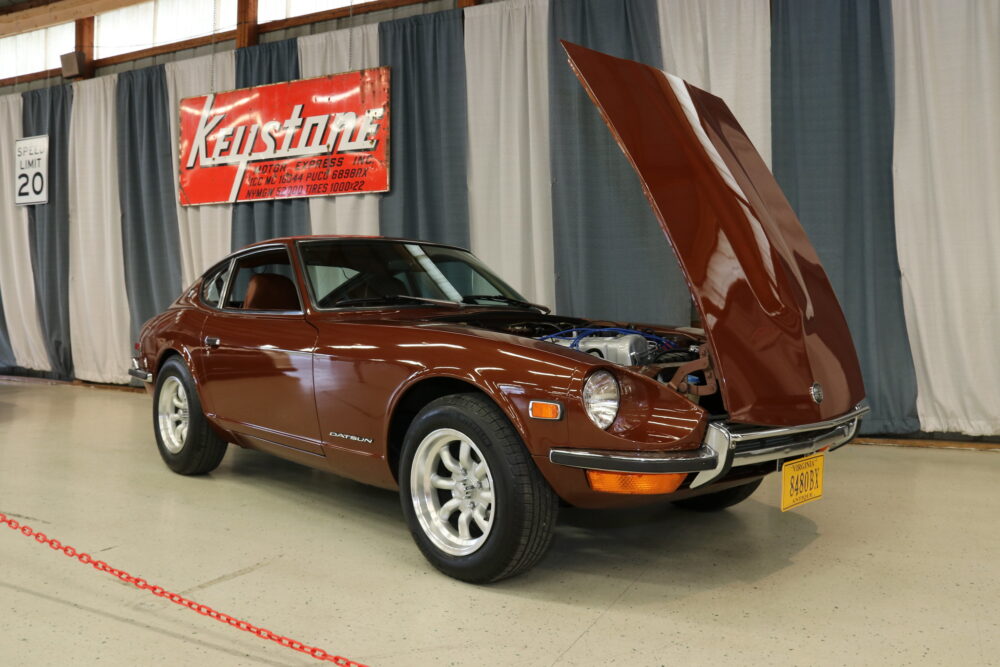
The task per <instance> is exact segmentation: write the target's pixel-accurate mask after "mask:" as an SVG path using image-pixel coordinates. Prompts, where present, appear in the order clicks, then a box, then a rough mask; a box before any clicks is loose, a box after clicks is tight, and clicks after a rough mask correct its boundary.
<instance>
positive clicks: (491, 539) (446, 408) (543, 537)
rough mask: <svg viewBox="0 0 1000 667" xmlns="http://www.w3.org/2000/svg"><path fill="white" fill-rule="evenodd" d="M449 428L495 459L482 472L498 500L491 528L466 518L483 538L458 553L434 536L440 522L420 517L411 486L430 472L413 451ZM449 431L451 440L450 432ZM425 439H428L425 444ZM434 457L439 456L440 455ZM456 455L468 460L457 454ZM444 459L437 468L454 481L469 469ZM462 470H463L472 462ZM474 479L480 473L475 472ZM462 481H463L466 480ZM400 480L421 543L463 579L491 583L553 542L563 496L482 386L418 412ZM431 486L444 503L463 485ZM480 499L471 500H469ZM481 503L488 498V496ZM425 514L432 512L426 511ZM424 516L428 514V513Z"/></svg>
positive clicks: (440, 565) (530, 562) (527, 564)
mask: <svg viewBox="0 0 1000 667" xmlns="http://www.w3.org/2000/svg"><path fill="white" fill-rule="evenodd" d="M442 429H450V430H454V431H457V432H459V433H460V434H462V435H464V436H466V437H467V438H468V439H469V440H470V441H471V442H472V443H473V445H474V447H475V448H476V450H477V451H475V452H473V456H475V457H480V456H481V458H482V460H483V461H484V462H485V464H486V465H487V466H488V468H487V469H486V471H485V472H480V474H481V475H482V476H483V478H482V479H483V480H486V475H488V476H489V479H488V482H489V484H486V483H485V481H484V486H485V487H489V486H490V485H491V487H492V488H490V489H489V493H492V501H491V503H490V505H489V508H488V514H489V516H490V517H491V520H492V524H491V528H490V529H489V531H488V532H484V531H483V530H480V529H479V527H478V526H474V524H475V522H474V521H471V522H470V521H467V525H469V526H470V529H472V530H476V531H478V532H479V535H478V537H474V538H473V539H478V540H481V544H480V545H479V546H477V547H475V550H474V551H472V552H471V553H468V554H459V555H453V554H452V553H449V552H448V551H447V550H446V549H443V548H441V547H439V546H438V545H437V544H435V542H434V537H433V536H432V535H429V534H428V530H433V529H425V528H424V527H423V525H422V524H421V519H420V518H418V512H420V510H419V509H418V506H417V505H418V503H419V502H420V501H419V500H418V503H415V502H414V494H413V493H412V491H411V481H412V480H413V479H414V477H415V476H416V479H417V482H416V483H417V484H418V485H419V484H420V481H421V480H424V479H427V475H426V474H421V472H420V470H416V471H415V470H414V459H415V457H416V455H417V452H418V449H419V448H420V447H421V443H423V442H425V439H427V441H428V442H430V441H432V440H433V434H435V433H442V432H443V431H442ZM443 438H444V440H448V436H447V435H445V436H443ZM439 441H441V437H439ZM458 446H459V441H457V440H456V441H454V442H453V443H450V444H447V445H443V447H444V448H448V449H449V451H459V450H456V449H453V447H458ZM426 447H427V445H425V451H426ZM426 456H427V455H425V454H424V453H423V452H421V461H425V460H427V459H426V458H425V457H426ZM430 460H431V461H438V459H436V458H434V457H433V456H431V457H430ZM472 461H473V462H474V463H475V462H476V459H475V458H473V459H472ZM452 463H453V464H459V465H464V464H461V463H460V462H459V461H458V460H455V459H453V460H452ZM419 465H420V464H418V466H419ZM432 465H433V464H432ZM437 465H438V467H437V468H436V469H437V470H439V471H441V472H443V473H444V474H446V475H452V474H454V475H456V477H455V478H451V480H452V481H454V479H456V478H458V476H460V475H461V474H462V473H452V472H449V471H448V470H445V468H444V463H443V462H440V463H438V464H437ZM477 465H478V464H477ZM477 469H478V468H477ZM462 470H463V472H464V470H465V469H464V468H463V469H462ZM467 479H473V478H472V477H471V476H470V477H468V478H467ZM462 484H463V485H464V482H462ZM399 488H400V500H401V502H402V505H403V514H404V515H405V516H406V521H407V523H408V524H409V527H410V532H411V533H412V535H413V539H414V541H416V543H417V546H418V547H419V548H420V550H421V551H422V552H423V554H424V556H425V557H426V558H427V560H429V561H430V562H431V564H432V565H434V567H436V568H437V569H438V570H440V571H441V572H443V573H445V574H447V575H448V576H451V577H454V578H456V579H460V580H462V581H467V582H471V583H488V582H492V581H499V580H500V579H506V578H507V577H512V576H514V575H516V574H520V573H521V572H524V571H526V570H528V569H530V568H531V567H532V566H534V565H535V564H536V563H537V562H538V561H539V560H541V558H542V556H544V555H545V552H546V551H547V550H548V548H549V545H550V544H551V542H552V534H553V529H554V527H555V523H556V516H557V514H558V511H559V504H558V498H557V497H556V494H555V493H554V492H553V491H552V489H551V488H550V487H549V485H548V483H547V482H546V481H545V479H544V478H543V477H542V475H541V473H540V472H539V471H538V469H537V468H536V467H535V464H534V462H533V461H532V460H531V456H530V455H529V454H528V451H527V449H526V447H525V446H524V443H523V442H522V440H521V438H520V437H519V436H518V433H517V431H516V430H515V429H514V427H513V426H512V425H511V423H510V422H509V421H508V420H507V417H506V416H505V415H504V413H503V412H502V411H501V410H500V409H499V408H498V407H497V406H496V404H494V403H493V402H492V401H491V400H490V399H488V398H486V397H485V396H482V395H479V394H454V395H451V396H444V397H442V398H439V399H437V400H434V401H432V402H431V403H429V404H428V405H427V406H425V407H424V409H423V410H421V411H420V412H419V413H418V414H417V416H416V417H415V418H414V420H413V423H412V424H410V427H409V430H408V431H407V433H406V437H405V439H404V442H403V451H402V457H401V461H400V470H399ZM462 488H465V487H464V486H463V487H462ZM477 488H481V487H478V486H477ZM430 493H431V494H439V495H438V496H437V502H439V503H441V504H444V503H445V502H449V501H450V500H451V497H453V496H454V494H455V493H456V492H453V491H446V490H437V489H431V490H430ZM417 497H418V498H421V497H423V498H425V499H426V498H427V497H428V496H427V495H426V493H425V494H421V493H420V491H419V490H418V492H417ZM465 498H469V496H465ZM424 502H425V503H426V502H434V501H426V500H425V501H424ZM473 504H474V503H470V505H469V507H472V505H473ZM425 506H426V505H425ZM482 506H485V502H483V503H482ZM484 513H485V512H484ZM421 516H424V517H426V516H427V515H426V513H421ZM424 520H425V521H427V519H426V518H425V519H424ZM459 521H460V519H457V520H456V522H455V523H454V524H451V523H449V525H451V526H452V527H453V529H454V530H457V524H458V522H459ZM445 523H447V522H445ZM439 539H440V538H439ZM469 548H472V547H469Z"/></svg>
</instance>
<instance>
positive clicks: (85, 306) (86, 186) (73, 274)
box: [68, 75, 132, 384]
mask: <svg viewBox="0 0 1000 667" xmlns="http://www.w3.org/2000/svg"><path fill="white" fill-rule="evenodd" d="M117 82H118V77H117V76H116V75H111V76H102V77H98V78H96V79H92V80H90V81H80V82H78V83H74V84H73V110H72V114H71V116H70V120H69V156H68V162H69V327H70V340H71V341H72V347H73V367H74V372H75V374H76V377H77V378H79V379H81V380H89V381H91V382H111V383H120V384H126V383H128V381H129V375H128V367H129V363H130V359H131V357H132V354H131V348H132V346H131V342H130V341H129V308H128V295H127V294H126V292H125V260H124V256H123V255H122V225H121V209H120V208H119V203H118V160H117V146H116V135H115V132H116V128H115V85H116V84H117Z"/></svg>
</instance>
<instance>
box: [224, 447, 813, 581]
mask: <svg viewBox="0 0 1000 667" xmlns="http://www.w3.org/2000/svg"><path fill="white" fill-rule="evenodd" d="M232 449H233V450H236V451H231V452H230V453H229V454H227V456H226V462H225V463H224V464H223V467H222V468H220V469H219V471H217V472H216V473H214V476H232V477H237V478H238V480H233V481H236V483H238V484H240V485H241V486H243V485H245V486H246V487H247V493H266V494H268V495H269V496H273V497H281V498H285V499H291V500H297V501H298V502H300V503H303V504H304V505H303V506H308V507H311V508H313V509H314V510H315V511H317V512H319V513H321V514H322V513H325V512H335V513H336V515H337V516H338V520H341V521H344V520H346V521H348V522H350V523H352V524H355V525H356V526H357V527H358V528H359V529H362V530H371V531H380V532H382V533H383V535H384V536H395V538H393V542H397V539H398V540H399V541H403V542H409V541H410V536H409V532H408V530H407V527H406V523H405V521H404V520H403V516H402V511H401V509H400V506H399V498H398V495H397V494H396V493H395V492H392V491H387V490H384V489H377V488H374V487H370V486H366V485H364V484H359V483H357V482H353V481H351V480H348V479H345V478H342V477H338V476H336V475H334V474H332V473H327V472H323V471H320V470H314V469H311V468H307V467H305V466H301V465H298V464H296V463H292V462H289V461H285V460H283V459H279V458H277V457H274V456H271V455H268V454H263V453H260V452H253V451H246V450H238V449H237V448H235V447H234V448H232ZM769 489H770V490H772V491H773V489H772V488H770V487H768V485H766V484H765V485H764V486H763V487H762V488H761V489H760V490H759V491H758V492H757V495H756V496H754V497H751V498H750V499H749V500H746V501H744V502H743V503H741V504H740V505H737V506H735V507H732V508H729V509H726V510H722V511H718V512H692V511H687V510H682V509H679V508H675V507H674V506H673V505H670V504H669V503H663V504H657V505H651V506H647V507H641V508H634V509H617V510H583V509H575V508H562V509H561V510H560V513H559V520H558V523H557V526H556V531H555V539H554V540H553V544H552V548H551V549H550V550H549V553H548V554H547V555H546V556H545V558H544V559H543V560H542V561H541V562H540V563H539V564H538V565H537V566H536V567H535V568H534V569H533V570H532V571H530V572H528V573H526V574H524V575H522V576H519V577H516V578H514V579H510V580H507V581H504V582H501V583H499V584H496V586H498V587H501V589H502V590H505V591H509V592H511V593H515V594H518V595H528V596H533V597H535V596H537V597H549V596H556V597H557V596H558V595H559V594H560V593H559V591H558V587H553V586H551V585H548V586H546V585H539V584H540V582H545V581H548V582H549V583H551V580H552V579H553V578H555V579H561V578H565V577H567V576H569V575H581V576H588V577H612V578H614V579H618V580H622V581H637V580H641V581H643V582H644V583H646V584H661V585H664V586H668V587H671V586H680V587H681V588H683V589H684V590H703V589H706V588H713V587H717V586H723V585H725V584H727V583H729V582H738V581H742V582H752V581H756V580H758V579H761V578H764V577H767V576H769V575H772V574H775V573H777V572H780V571H781V570H782V569H784V568H786V567H787V566H788V565H789V564H790V563H791V562H792V559H793V558H794V556H795V555H796V554H797V553H798V552H800V551H802V550H803V549H804V548H805V547H807V546H808V545H809V544H810V543H811V542H812V541H813V540H815V539H816V538H817V536H818V530H817V526H816V524H815V523H814V522H813V521H812V520H811V519H809V518H807V517H806V516H803V515H802V514H797V513H795V512H788V513H782V512H781V511H780V510H779V509H778V508H777V507H776V506H774V505H770V504H767V503H764V502H761V501H760V500H757V499H755V498H757V497H761V496H763V494H765V493H766V492H767V491H768V490H769ZM400 565H401V566H404V565H405V564H403V563H401V564H400ZM428 567H429V566H428ZM582 595H583V597H584V598H585V597H586V595H585V594H582Z"/></svg>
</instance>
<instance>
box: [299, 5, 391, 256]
mask: <svg viewBox="0 0 1000 667" xmlns="http://www.w3.org/2000/svg"><path fill="white" fill-rule="evenodd" d="M298 44H299V72H300V74H301V75H302V78H303V79H309V78H312V77H315V76H324V75H326V74H337V73H339V72H351V71H354V70H359V69H366V68H369V67H378V64H379V56H378V25H377V24H374V23H373V24H369V25H364V26H360V27H357V28H347V29H345V30H336V31H334V32H325V33H321V34H318V35H311V36H309V37H299V42H298ZM391 76H392V75H391V74H390V82H389V85H390V86H391V85H392V79H391ZM391 159H392V158H391V156H390V166H389V168H390V175H389V184H390V187H391V185H392V173H391V169H392V163H391ZM379 197H380V195H377V194H368V195H339V196H337V197H312V198H310V199H309V218H310V220H311V221H312V233H313V234H360V235H365V236H370V235H377V234H378V233H379Z"/></svg>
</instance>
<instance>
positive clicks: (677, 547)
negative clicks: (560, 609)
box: [501, 486, 818, 596]
mask: <svg viewBox="0 0 1000 667" xmlns="http://www.w3.org/2000/svg"><path fill="white" fill-rule="evenodd" d="M766 488H767V487H766V486H765V487H764V489H762V490H766ZM758 493H761V491H758ZM817 537H818V529H817V526H816V524H815V523H814V522H813V521H812V520H811V519H809V518H807V517H805V516H803V515H801V514H795V513H782V512H781V511H780V510H779V509H778V508H777V507H775V506H773V505H768V504H766V503H763V502H760V501H759V500H755V499H754V498H750V499H749V500H746V501H744V502H743V503H741V504H740V505H738V506H736V507H732V508H729V509H726V510H721V511H717V512H692V511H687V510H682V509H679V508H675V507H674V506H673V505H670V504H661V505H654V506H649V507H644V508H637V509H630V510H580V509H573V508H569V509H564V510H562V512H561V513H560V516H559V523H558V526H557V528H556V534H555V540H554V541H553V545H552V548H551V549H550V551H549V553H548V554H547V555H546V557H545V558H544V560H542V562H541V563H539V565H538V566H537V567H536V568H535V569H534V570H533V571H531V572H529V573H527V574H526V575H525V576H523V577H520V578H518V579H514V580H511V581H510V582H504V583H502V584H501V585H503V586H506V587H509V588H510V589H511V590H512V591H513V590H517V591H518V593H520V594H526V595H529V596H537V595H542V596H546V592H551V590H552V589H551V588H550V587H545V588H544V589H539V588H538V587H536V586H534V585H533V584H534V583H535V582H536V581H537V580H538V579H548V578H551V577H553V576H557V577H558V576H560V575H561V574H563V573H570V572H571V573H575V574H586V575H589V576H594V577H611V578H614V579H618V580H624V581H635V582H639V583H641V584H642V585H644V586H660V587H663V588H665V589H666V590H667V591H668V592H669V594H673V595H677V596H682V595H685V594H691V593H696V592H700V591H704V590H709V589H712V588H717V587H722V586H725V585H727V584H730V583H734V582H754V581H758V580H760V579H763V578H765V577H767V576H770V575H773V574H775V573H778V572H780V571H781V570H783V569H785V568H787V567H788V566H789V565H790V564H791V563H792V560H793V558H794V557H795V555H796V554H798V553H799V552H800V551H802V550H803V549H804V548H806V547H807V546H808V545H809V544H810V543H811V542H813V541H814V540H815V539H816V538H817Z"/></svg>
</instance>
